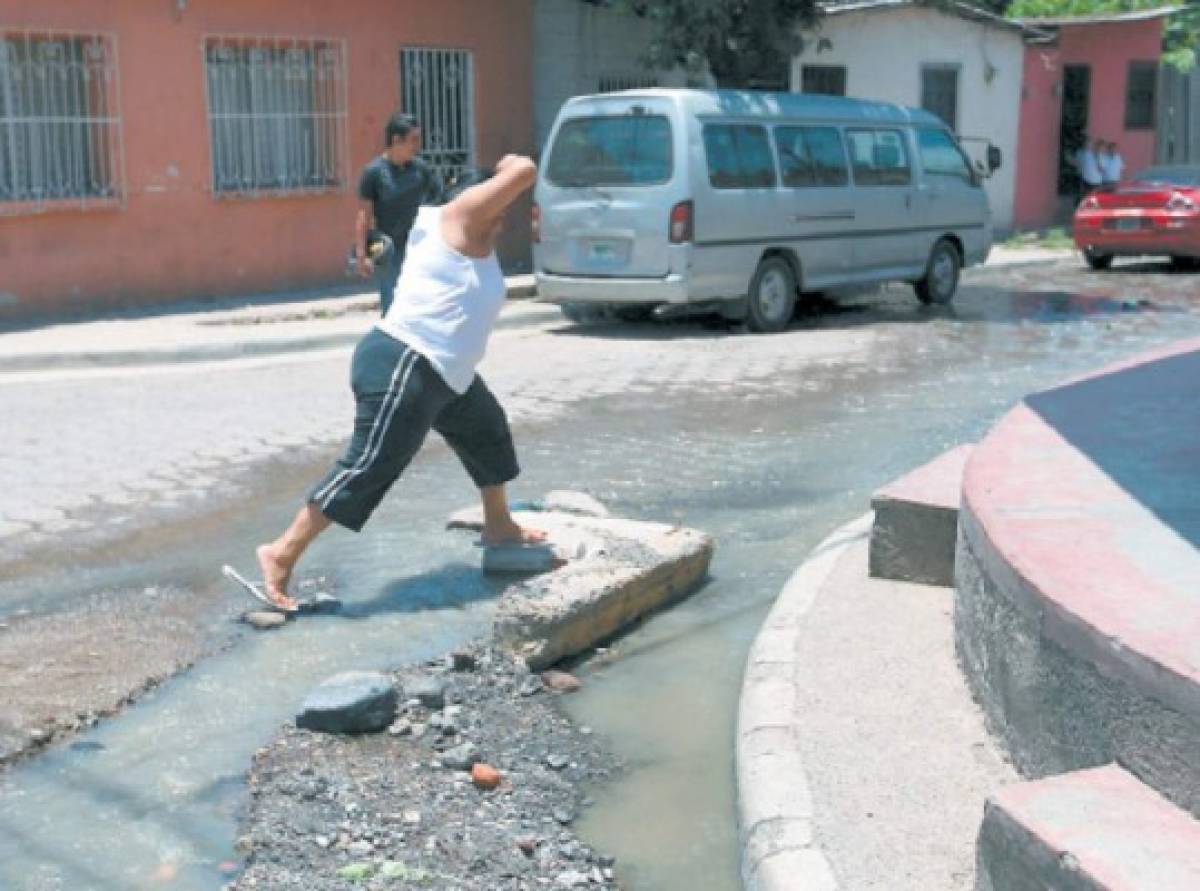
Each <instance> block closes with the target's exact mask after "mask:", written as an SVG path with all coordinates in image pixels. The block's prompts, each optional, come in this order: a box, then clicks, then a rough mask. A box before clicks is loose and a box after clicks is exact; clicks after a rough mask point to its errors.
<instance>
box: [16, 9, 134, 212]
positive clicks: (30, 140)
mask: <svg viewBox="0 0 1200 891" xmlns="http://www.w3.org/2000/svg"><path fill="white" fill-rule="evenodd" d="M118 95H119V85H118V82H117V53H116V40H115V38H113V37H112V36H109V35H103V34H76V33H63V32H48V31H29V30H21V31H17V30H8V29H2V28H0V214H4V213H21V212H28V211H36V210H40V209H43V207H44V206H46V205H47V204H53V205H54V206H61V204H62V203H63V202H70V203H72V204H77V205H78V206H80V207H87V206H96V205H99V206H111V204H112V202H113V201H115V200H118V199H120V197H121V169H122V163H121V116H120V111H119V104H118Z"/></svg>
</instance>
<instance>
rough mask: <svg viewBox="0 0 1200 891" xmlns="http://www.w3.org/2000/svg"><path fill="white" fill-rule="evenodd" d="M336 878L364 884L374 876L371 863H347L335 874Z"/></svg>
mask: <svg viewBox="0 0 1200 891" xmlns="http://www.w3.org/2000/svg"><path fill="white" fill-rule="evenodd" d="M337 874H338V878H342V879H345V880H346V881H348V882H365V881H366V880H367V879H369V878H371V876H373V875H374V874H375V865H374V864H373V863H348V864H346V865H345V866H343V867H342V868H341V869H339V870H338V872H337Z"/></svg>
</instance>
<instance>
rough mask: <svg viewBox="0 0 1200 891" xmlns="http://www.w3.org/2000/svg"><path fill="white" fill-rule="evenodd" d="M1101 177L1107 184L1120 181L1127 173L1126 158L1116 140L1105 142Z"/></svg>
mask: <svg viewBox="0 0 1200 891" xmlns="http://www.w3.org/2000/svg"><path fill="white" fill-rule="evenodd" d="M1098 160H1099V162H1100V177H1101V179H1102V180H1103V181H1104V184H1105V185H1109V184H1113V183H1119V182H1120V181H1121V177H1122V176H1123V175H1124V173H1125V159H1124V158H1122V157H1121V150H1120V149H1119V148H1118V147H1117V144H1116V143H1115V142H1109V143H1105V146H1104V151H1102V152H1101V153H1100V157H1099V159H1098Z"/></svg>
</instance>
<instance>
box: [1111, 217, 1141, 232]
mask: <svg viewBox="0 0 1200 891" xmlns="http://www.w3.org/2000/svg"><path fill="white" fill-rule="evenodd" d="M1113 228H1114V229H1116V230H1117V231H1119V232H1136V231H1137V230H1138V229H1141V228H1142V221H1141V219H1139V218H1138V217H1120V218H1119V219H1118V220H1117V221H1116V224H1115V225H1114V226H1113Z"/></svg>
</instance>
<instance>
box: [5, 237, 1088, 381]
mask: <svg viewBox="0 0 1200 891" xmlns="http://www.w3.org/2000/svg"><path fill="white" fill-rule="evenodd" d="M1073 254H1074V252H1073V251H1062V250H1045V249H1043V248H1037V247H1031V248H1019V249H1014V248H1006V247H1002V246H997V247H995V248H993V249H992V253H991V256H990V257H989V258H988V262H987V267H988V268H993V267H1010V266H1023V265H1037V264H1044V263H1055V262H1059V261H1061V260H1065V259H1068V258H1070V257H1071V256H1073ZM507 281H508V295H509V298H510V300H509V302H508V303H507V304H506V305H505V307H504V312H503V314H502V315H501V317H500V323H499V324H498V325H497V328H499V329H504V328H515V327H523V326H526V325H534V324H538V323H539V322H545V321H550V320H553V319H556V318H558V315H559V313H558V309H557V308H556V307H553V306H548V305H546V304H542V303H537V302H535V301H533V300H521V299H516V298H529V297H533V296H535V294H536V290H535V288H536V286H535V284H534V278H533V276H532V275H518V276H510V277H509V278H508V279H507ZM193 307H194V304H193V305H192V306H189V307H183V308H180V309H179V310H178V311H172V309H171V308H170V307H162V308H157V309H153V308H152V309H149V310H146V311H144V312H140V311H135V312H131V313H129V314H126V315H119V316H118V315H114V316H112V317H109V318H105V319H99V320H94V321H70V322H61V323H57V324H49V325H44V326H40V327H34V328H29V329H28V330H18V331H8V332H5V331H0V374H5V373H13V372H28V371H46V370H51V369H81V368H105V367H115V366H124V365H154V364H162V363H187V362H207V361H214V360H222V359H237V358H242V357H247V356H265V355H272V354H278V353H290V352H301V351H306V350H318V349H332V348H335V347H340V346H346V345H348V344H352V343H355V342H356V341H357V340H358V338H359V337H361V336H362V334H363V332H364V331H365V330H366V328H367V327H368V326H369V325H370V324H371V323H372V322H373V321H374V319H375V315H376V313H377V311H378V310H377V307H378V298H377V297H376V296H375V294H374V293H372V292H363V293H360V294H352V295H349V296H345V295H339V296H333V297H321V298H317V299H308V300H297V301H293V302H252V301H249V300H236V299H230V300H226V301H221V302H219V303H216V304H214V305H213V306H212V307H207V308H204V309H196V308H193Z"/></svg>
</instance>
